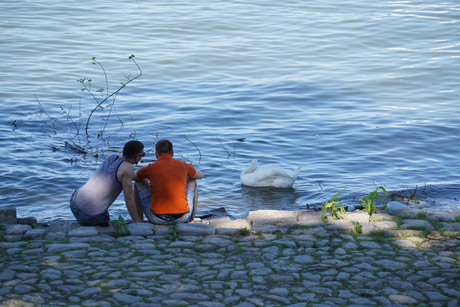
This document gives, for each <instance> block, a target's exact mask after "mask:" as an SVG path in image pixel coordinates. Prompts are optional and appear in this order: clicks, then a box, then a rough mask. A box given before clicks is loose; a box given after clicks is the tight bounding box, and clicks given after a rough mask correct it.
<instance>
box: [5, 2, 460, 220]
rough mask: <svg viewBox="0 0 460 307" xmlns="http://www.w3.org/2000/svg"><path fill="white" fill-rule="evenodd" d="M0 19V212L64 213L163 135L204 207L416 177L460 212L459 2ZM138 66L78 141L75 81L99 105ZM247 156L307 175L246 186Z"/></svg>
mask: <svg viewBox="0 0 460 307" xmlns="http://www.w3.org/2000/svg"><path fill="white" fill-rule="evenodd" d="M0 20H1V21H0V54H1V57H0V72H1V74H2V81H1V84H0V112H1V114H2V116H1V118H0V123H1V126H0V129H1V136H0V144H1V146H0V153H1V156H2V159H1V161H0V173H1V179H2V180H1V182H0V207H3V206H8V205H14V206H17V207H18V214H19V216H36V217H38V218H42V219H54V218H66V219H67V218H72V216H71V213H70V211H69V210H68V205H67V202H68V198H69V197H70V194H71V193H72V191H73V190H74V189H76V188H78V187H79V186H80V185H82V184H83V183H84V182H85V181H86V179H87V177H88V176H89V175H90V174H91V173H92V172H93V171H94V170H95V169H96V168H97V166H98V164H99V163H100V162H101V161H102V159H103V158H104V157H105V156H107V155H108V154H111V153H114V152H115V153H116V152H119V151H120V147H121V146H122V145H123V144H124V142H125V141H127V140H129V139H130V138H136V139H138V140H140V141H142V142H144V144H145V145H146V149H148V152H147V156H146V157H145V159H144V162H143V163H141V164H140V165H139V166H142V165H146V163H148V162H149V161H152V160H153V158H154V153H153V149H152V148H153V147H154V144H155V142H156V141H157V140H158V139H159V138H169V139H171V140H172V141H173V143H174V144H175V151H176V157H178V158H181V159H184V160H186V161H188V162H190V163H193V165H195V166H197V167H199V168H200V169H201V170H202V171H203V172H204V173H205V175H206V178H205V179H204V180H202V181H201V182H200V197H199V205H200V208H199V210H200V211H201V212H204V211H206V210H209V209H215V208H219V207H225V208H226V210H227V211H228V212H229V213H230V215H232V216H234V217H242V216H244V215H245V214H246V213H247V212H248V211H249V210H256V209H262V208H269V209H298V208H304V207H305V206H306V204H307V203H308V204H312V205H315V204H319V203H321V202H322V201H325V200H326V199H327V198H330V197H331V196H333V195H334V194H336V193H338V192H339V191H340V190H342V189H343V188H347V191H346V192H345V193H344V196H345V197H346V198H350V199H354V198H356V197H361V196H362V195H363V194H364V193H369V192H370V191H371V190H373V189H374V188H375V187H376V186H384V187H385V188H386V189H388V190H398V189H403V190H404V189H414V188H415V187H416V186H418V187H419V188H420V187H422V186H425V184H426V185H427V188H425V190H424V192H426V193H428V195H427V197H428V198H429V199H430V197H432V199H436V200H438V201H437V202H436V205H431V206H428V207H429V208H430V209H434V210H443V211H444V210H460V204H459V202H458V201H457V198H458V197H460V188H459V185H458V184H459V182H460V175H459V153H460V137H459V136H460V128H459V123H460V121H459V118H460V105H459V103H460V99H459V98H460V95H459V84H460V25H459V21H460V4H458V2H457V1H443V2H439V1H410V0H409V1H364V0H361V1H337V0H319V1H297V0H294V1H250V2H249V1H248V2H243V1H212V2H209V1H200V0H198V1H189V2H188V1H167V2H159V1H150V2H147V1H142V2H139V1H105V0H102V1H97V2H89V1H85V0H83V1H81V0H80V1H2V2H1V3H0ZM131 54H134V55H135V58H134V60H135V61H136V62H135V63H134V62H133V61H130V60H129V58H128V57H129V56H130V55H131ZM92 57H95V58H96V60H97V61H98V62H99V63H100V64H102V67H101V66H100V65H98V64H94V65H93V64H92V62H91V59H92ZM136 63H137V64H138V65H139V67H140V69H141V70H142V76H140V77H139V78H138V79H136V80H134V81H132V82H131V83H130V84H128V86H127V87H126V88H124V89H123V90H122V91H121V92H120V93H119V95H118V96H116V100H115V104H114V105H113V107H110V106H107V105H106V104H104V109H103V110H98V111H97V112H95V113H94V115H93V116H92V117H91V121H90V124H89V127H88V133H89V141H90V143H89V144H88V143H87V140H86V137H85V130H86V129H85V126H86V122H87V119H88V116H89V114H90V112H91V109H92V108H94V107H95V105H96V104H95V100H94V99H93V97H92V96H91V95H90V94H89V93H88V92H83V91H81V89H82V85H81V84H80V83H79V82H77V79H82V78H90V79H91V80H92V88H91V90H92V93H94V94H95V98H96V99H99V100H100V99H101V95H100V93H97V92H96V91H97V90H98V89H99V88H105V93H112V92H114V91H115V90H117V89H118V88H119V86H120V83H121V82H127V80H129V78H132V77H134V76H136V74H137V73H138V69H137V67H136ZM102 68H103V69H104V70H102ZM104 71H105V75H104ZM105 76H107V81H106V79H105ZM107 87H108V90H107ZM109 101H110V102H113V100H109ZM107 118H108V121H107V122H106V120H107ZM101 130H103V136H104V138H103V139H101V138H98V137H97V134H98V133H100V131H101ZM66 142H67V143H69V144H78V145H80V146H82V147H84V148H85V149H86V151H87V154H86V155H83V154H80V153H78V152H76V151H75V150H72V149H71V148H70V147H69V146H66ZM252 159H258V160H259V163H260V164H266V163H276V164H280V165H282V166H283V167H286V168H291V169H293V168H295V167H297V166H298V165H302V166H303V168H302V171H301V173H300V176H299V178H298V179H297V181H296V183H295V184H294V186H293V188H292V189H281V190H277V189H255V188H248V187H244V186H242V185H241V183H240V173H241V171H242V170H243V169H244V168H246V167H247V166H248V165H249V163H250V161H251V160H252ZM419 191H420V190H419ZM429 193H432V194H431V195H429ZM111 213H112V214H113V215H115V216H116V215H118V214H123V215H126V209H125V208H124V203H123V200H122V197H120V198H119V199H118V200H117V202H116V203H115V204H114V206H113V207H112V211H111Z"/></svg>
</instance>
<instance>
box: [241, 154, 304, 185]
mask: <svg viewBox="0 0 460 307" xmlns="http://www.w3.org/2000/svg"><path fill="white" fill-rule="evenodd" d="M301 168H302V166H299V167H298V168H296V170H295V171H294V172H292V171H289V170H285V169H283V168H282V167H281V166H279V165H276V164H265V165H261V166H257V160H252V161H251V164H250V165H249V167H248V168H247V169H245V170H244V171H242V172H241V175H240V178H241V183H242V184H243V185H247V186H250V187H274V188H289V187H292V185H293V184H294V182H295V181H296V179H297V176H298V175H299V172H300V169H301Z"/></svg>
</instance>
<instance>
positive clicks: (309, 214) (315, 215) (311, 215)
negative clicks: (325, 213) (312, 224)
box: [297, 210, 322, 222]
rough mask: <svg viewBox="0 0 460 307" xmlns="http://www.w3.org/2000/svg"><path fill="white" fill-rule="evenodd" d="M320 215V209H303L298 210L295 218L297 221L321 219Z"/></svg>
mask: <svg viewBox="0 0 460 307" xmlns="http://www.w3.org/2000/svg"><path fill="white" fill-rule="evenodd" d="M321 215H322V211H321V210H320V211H307V210H303V211H299V212H298V216H297V220H298V221H299V222H303V221H321Z"/></svg>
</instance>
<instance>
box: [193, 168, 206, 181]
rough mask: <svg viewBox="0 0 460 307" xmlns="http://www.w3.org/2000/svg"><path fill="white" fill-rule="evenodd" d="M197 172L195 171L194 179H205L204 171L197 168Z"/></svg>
mask: <svg viewBox="0 0 460 307" xmlns="http://www.w3.org/2000/svg"><path fill="white" fill-rule="evenodd" d="M195 171H196V173H195V176H193V177H192V178H193V179H203V178H204V174H203V172H202V171H200V170H199V169H195Z"/></svg>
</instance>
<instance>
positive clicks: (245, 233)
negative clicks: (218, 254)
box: [236, 228, 251, 237]
mask: <svg viewBox="0 0 460 307" xmlns="http://www.w3.org/2000/svg"><path fill="white" fill-rule="evenodd" d="M236 234H237V235H238V236H241V237H247V236H249V235H250V234H251V232H250V231H249V229H247V228H241V229H238V231H237V232H236Z"/></svg>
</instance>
